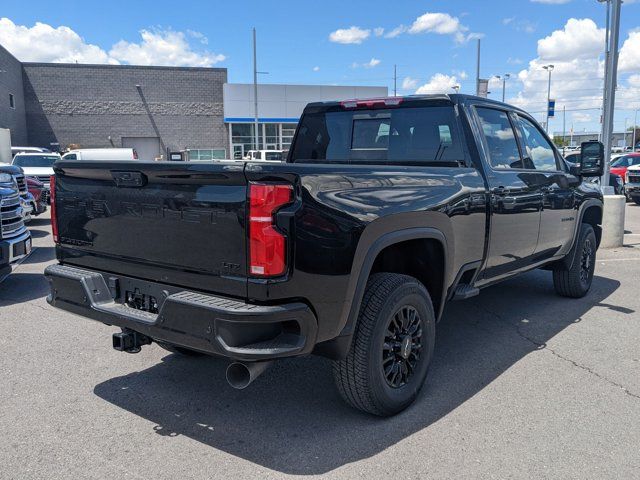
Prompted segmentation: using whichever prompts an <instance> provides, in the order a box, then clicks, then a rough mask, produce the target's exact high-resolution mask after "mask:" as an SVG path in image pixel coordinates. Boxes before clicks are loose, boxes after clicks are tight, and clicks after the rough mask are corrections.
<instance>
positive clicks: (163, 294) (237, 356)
mask: <svg viewBox="0 0 640 480" xmlns="http://www.w3.org/2000/svg"><path fill="white" fill-rule="evenodd" d="M45 275H46V277H47V279H48V280H49V283H50V286H51V293H50V294H49V296H48V297H47V301H48V302H49V303H50V304H51V305H53V306H54V307H58V308H61V309H63V310H66V311H69V312H72V313H76V314H78V315H82V316H84V317H88V318H91V319H93V320H97V321H99V322H102V323H104V324H107V325H115V326H118V327H121V328H127V329H131V330H134V331H136V332H139V333H142V334H144V335H147V336H148V337H151V338H152V339H155V340H160V341H164V342H167V343H171V344H175V345H178V346H182V347H186V348H190V349H193V350H198V351H201V352H204V353H208V354H212V355H220V356H225V357H229V358H231V359H234V360H243V361H255V360H267V359H275V358H281V357H290V356H297V355H303V354H307V353H310V352H311V350H313V347H314V345H315V340H316V333H317V322H316V318H315V315H314V314H313V313H312V311H311V309H310V308H309V307H308V306H307V305H306V304H304V303H301V302H291V303H285V304H279V305H254V304H249V303H245V302H241V301H238V300H234V299H229V298H223V297H217V296H213V295H206V294H202V293H198V292H192V291H187V290H181V289H176V288H175V287H172V286H168V285H163V284H159V283H154V282H148V281H142V280H138V279H134V278H130V277H123V276H118V275H112V274H106V273H102V272H96V271H90V270H84V269H80V268H76V267H70V266H66V265H51V266H49V267H47V269H46V270H45ZM131 292H137V293H138V294H139V295H145V300H142V301H143V302H149V301H151V303H157V305H158V311H157V313H150V312H147V311H143V310H138V309H136V308H132V307H130V306H127V305H125V304H124V303H123V302H124V299H125V298H130V294H131ZM140 298H141V297H140Z"/></svg>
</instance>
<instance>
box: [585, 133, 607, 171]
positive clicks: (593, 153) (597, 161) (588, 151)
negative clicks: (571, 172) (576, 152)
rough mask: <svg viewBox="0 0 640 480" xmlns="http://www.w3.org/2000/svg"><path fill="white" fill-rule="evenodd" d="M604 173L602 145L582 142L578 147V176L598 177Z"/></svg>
mask: <svg viewBox="0 0 640 480" xmlns="http://www.w3.org/2000/svg"><path fill="white" fill-rule="evenodd" d="M603 173H604V145H602V143H600V142H595V141H593V142H582V144H581V145H580V174H581V175H582V176H583V177H600V176H602V174H603Z"/></svg>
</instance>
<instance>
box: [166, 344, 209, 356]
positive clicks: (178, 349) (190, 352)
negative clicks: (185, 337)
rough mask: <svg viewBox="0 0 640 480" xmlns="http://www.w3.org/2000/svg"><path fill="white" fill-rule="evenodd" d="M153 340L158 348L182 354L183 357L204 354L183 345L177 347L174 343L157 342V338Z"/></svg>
mask: <svg viewBox="0 0 640 480" xmlns="http://www.w3.org/2000/svg"><path fill="white" fill-rule="evenodd" d="M154 342H156V343H157V344H158V346H159V347H160V348H164V349H165V350H167V351H168V352H171V353H178V354H180V355H184V356H185V357H201V356H203V355H204V353H200V352H196V351H195V350H190V349H188V348H184V347H179V346H177V345H174V344H173V343H165V342H159V341H158V340H154Z"/></svg>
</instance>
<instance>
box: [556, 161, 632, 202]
mask: <svg viewBox="0 0 640 480" xmlns="http://www.w3.org/2000/svg"><path fill="white" fill-rule="evenodd" d="M580 155H581V154H580V152H577V153H569V154H566V155H565V156H564V159H565V161H566V162H567V164H568V165H569V166H570V167H571V166H575V167H580ZM588 180H589V181H590V182H591V183H594V184H596V185H599V184H600V177H591V178H590V179H588ZM609 185H610V186H612V187H613V191H614V193H615V194H616V195H624V194H625V193H624V181H623V179H622V177H621V176H620V175H616V174H615V173H611V172H609Z"/></svg>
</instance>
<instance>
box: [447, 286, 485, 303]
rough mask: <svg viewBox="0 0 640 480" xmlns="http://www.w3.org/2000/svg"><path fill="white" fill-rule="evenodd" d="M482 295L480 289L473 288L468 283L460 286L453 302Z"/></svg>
mask: <svg viewBox="0 0 640 480" xmlns="http://www.w3.org/2000/svg"><path fill="white" fill-rule="evenodd" d="M479 293H480V289H479V288H478V287H473V286H471V285H469V284H468V283H464V284H462V285H458V286H457V287H456V289H455V291H454V292H453V297H452V298H451V299H452V300H466V299H467V298H471V297H475V296H476V295H478V294H479Z"/></svg>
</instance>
